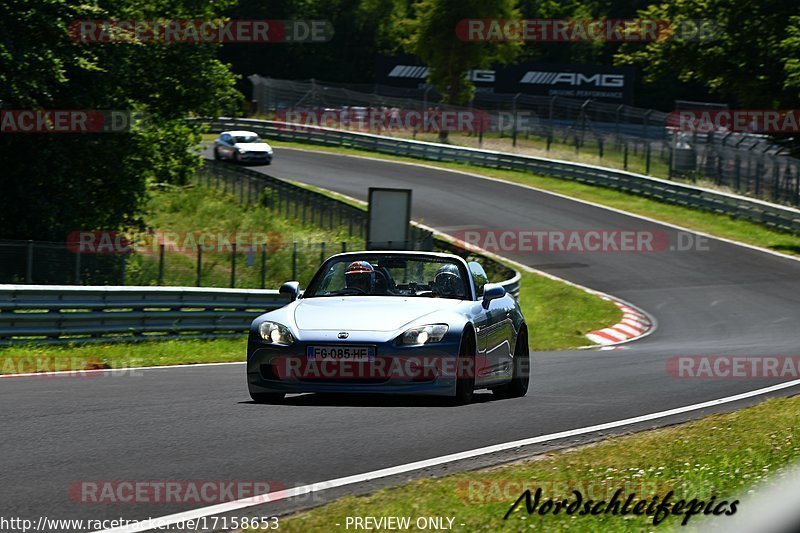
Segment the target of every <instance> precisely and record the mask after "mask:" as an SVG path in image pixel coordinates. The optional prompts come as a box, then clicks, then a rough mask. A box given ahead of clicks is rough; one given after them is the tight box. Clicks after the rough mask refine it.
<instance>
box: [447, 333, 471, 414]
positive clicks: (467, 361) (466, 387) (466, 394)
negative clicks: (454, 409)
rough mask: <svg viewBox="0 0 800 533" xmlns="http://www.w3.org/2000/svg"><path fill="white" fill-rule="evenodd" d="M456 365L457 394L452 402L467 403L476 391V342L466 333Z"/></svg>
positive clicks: (454, 403)
mask: <svg viewBox="0 0 800 533" xmlns="http://www.w3.org/2000/svg"><path fill="white" fill-rule="evenodd" d="M456 366H457V368H458V370H457V372H456V395H455V396H454V397H453V398H451V404H452V405H467V404H469V403H471V402H472V396H473V394H474V392H475V342H474V339H472V338H469V337H467V336H466V335H465V336H464V337H463V338H462V339H461V348H459V350H458V364H457V365H456Z"/></svg>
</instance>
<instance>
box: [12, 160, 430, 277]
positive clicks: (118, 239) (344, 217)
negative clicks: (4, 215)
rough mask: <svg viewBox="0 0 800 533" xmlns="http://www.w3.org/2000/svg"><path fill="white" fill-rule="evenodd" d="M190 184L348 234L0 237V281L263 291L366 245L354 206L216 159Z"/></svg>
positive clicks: (425, 241)
mask: <svg viewBox="0 0 800 533" xmlns="http://www.w3.org/2000/svg"><path fill="white" fill-rule="evenodd" d="M196 181H197V184H199V185H201V186H205V187H208V188H211V189H216V190H219V191H221V192H225V193H227V194H231V195H233V196H234V197H235V198H236V199H237V200H238V201H239V202H240V203H242V204H248V203H249V204H253V203H259V204H261V205H264V206H266V207H269V208H271V209H272V210H273V212H274V213H275V214H276V215H277V216H280V217H282V218H285V219H291V220H294V221H297V222H300V223H302V224H303V225H305V224H313V225H315V226H317V227H321V228H323V229H329V230H333V229H337V230H341V231H345V230H346V235H348V236H349V238H348V239H347V240H343V241H336V242H308V241H295V240H292V239H291V236H283V235H274V234H271V233H270V234H265V238H264V240H263V242H261V241H260V242H253V239H252V238H251V237H252V236H253V234H248V235H247V237H248V238H247V239H245V240H246V241H247V242H246V244H241V243H238V242H237V239H236V238H235V237H231V238H228V237H229V236H222V237H224V238H222V237H220V238H218V239H216V240H213V242H211V241H210V242H208V243H201V242H198V241H197V239H196V236H195V235H194V234H192V233H191V232H189V233H188V234H183V235H181V234H179V233H171V234H167V233H165V234H162V235H161V236H162V237H163V236H164V235H173V237H171V238H166V239H165V238H145V239H144V240H142V241H140V242H128V241H127V240H125V238H124V237H125V234H124V233H122V232H102V233H100V232H86V233H87V234H89V236H90V237H91V239H90V240H88V241H87V240H83V241H82V240H81V238H80V235H78V237H77V240H75V241H71V242H70V241H68V242H42V241H11V240H6V241H0V283H28V284H31V283H33V284H64V285H169V286H196V287H238V288H262V289H263V288H275V287H277V286H278V285H279V284H280V283H282V282H284V281H287V280H290V279H292V280H298V281H300V282H301V285H303V286H305V285H306V284H308V282H309V281H310V280H311V276H312V275H313V274H314V272H316V270H317V268H318V267H319V265H320V264H321V263H322V261H324V260H325V259H326V258H327V257H328V256H330V255H333V254H335V253H339V252H344V251H348V250H360V249H364V247H365V238H366V221H367V213H366V211H364V210H363V209H360V208H358V207H356V206H353V205H349V204H347V203H345V202H342V201H340V200H337V199H335V198H331V197H329V196H326V195H324V194H321V193H318V192H316V191H312V190H309V189H306V188H303V187H300V186H297V185H294V184H292V183H288V182H285V181H282V180H279V179H276V178H273V177H270V176H266V175H263V174H260V173H257V172H255V171H253V170H250V169H246V168H241V167H237V166H234V165H230V164H225V163H218V162H215V161H207V162H206V163H205V165H204V167H203V169H202V170H201V171H200V172H198V174H197V177H196ZM79 234H80V232H79ZM137 235H141V234H137ZM145 237H147V235H146V234H145ZM187 237H188V238H187ZM411 238H412V242H409V243H396V244H397V247H398V248H413V249H425V250H430V249H431V248H432V246H433V239H432V236H431V234H430V232H427V231H424V230H421V229H420V228H417V227H415V226H412V227H411Z"/></svg>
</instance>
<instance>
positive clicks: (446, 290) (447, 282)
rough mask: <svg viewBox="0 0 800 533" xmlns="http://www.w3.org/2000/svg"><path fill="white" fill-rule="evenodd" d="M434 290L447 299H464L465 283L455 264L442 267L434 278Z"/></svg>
mask: <svg viewBox="0 0 800 533" xmlns="http://www.w3.org/2000/svg"><path fill="white" fill-rule="evenodd" d="M432 288H433V290H434V292H436V293H438V294H439V295H441V296H444V297H446V298H454V297H463V296H464V282H463V280H462V279H461V273H460V272H459V270H458V267H457V266H456V265H454V264H452V263H451V264H448V265H444V266H442V267H441V268H440V269H439V270H437V271H436V275H435V276H434V277H433V287H432Z"/></svg>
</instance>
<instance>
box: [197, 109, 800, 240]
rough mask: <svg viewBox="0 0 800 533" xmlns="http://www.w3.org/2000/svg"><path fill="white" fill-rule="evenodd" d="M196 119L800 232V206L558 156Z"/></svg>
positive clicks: (285, 138) (263, 123) (218, 126)
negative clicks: (611, 192) (527, 176)
mask: <svg viewBox="0 0 800 533" xmlns="http://www.w3.org/2000/svg"><path fill="white" fill-rule="evenodd" d="M196 120H198V121H200V122H203V123H205V124H208V125H209V127H210V128H211V130H212V131H222V130H226V129H248V130H252V131H255V132H256V133H259V134H260V135H263V136H265V137H267V138H271V139H277V140H282V141H294V142H302V143H310V144H319V145H327V146H341V147H346V148H356V149H360V150H369V151H373V152H378V153H384V154H391V155H399V156H404V157H412V158H417V159H425V160H430V161H444V162H456V163H469V164H473V165H477V166H482V167H488V168H497V169H506V170H518V171H523V172H531V173H534V174H539V175H543V176H552V177H556V178H561V179H566V180H572V181H578V182H582V183H587V184H590V185H599V186H602V187H608V188H612V189H617V190H621V191H625V192H629V193H632V194H636V195H639V196H645V197H649V198H653V199H656V200H659V201H662V202H666V203H671V204H677V205H682V206H685V207H691V208H694V209H701V210H704V211H711V212H715V213H720V214H726V215H730V216H732V217H734V218H739V219H742V220H747V221H750V222H755V223H758V224H763V225H765V226H769V227H772V228H775V229H778V230H781V231H786V232H790V233H800V210H798V209H794V208H791V207H784V206H781V205H777V204H772V203H769V202H766V201H763V200H758V199H755V198H747V197H744V196H739V195H735V194H729V193H725V192H720V191H714V190H711V189H706V188H703V187H697V186H692V185H687V184H682V183H677V182H674V181H669V180H664V179H659V178H654V177H651V176H645V175H643V174H635V173H633V172H626V171H622V170H615V169H610V168H604V167H598V166H594V165H587V164H582V163H572V162H568V161H560V160H555V159H547V158H541V157H532V156H525V155H517V154H510V153H504V152H496V151H492V150H479V149H474V148H465V147H459V146H450V145H445V144H437V143H429V142H423V141H414V140H407V139H398V138H393V137H385V136H381V135H374V134H369V133H358V132H349V131H341V130H335V129H330V128H322V127H315V126H304V125H299V124H297V125H292V124H287V123H283V122H274V121H266V120H254V119H239V118H226V117H221V118H218V119H196ZM775 183H777V181H776V182H775Z"/></svg>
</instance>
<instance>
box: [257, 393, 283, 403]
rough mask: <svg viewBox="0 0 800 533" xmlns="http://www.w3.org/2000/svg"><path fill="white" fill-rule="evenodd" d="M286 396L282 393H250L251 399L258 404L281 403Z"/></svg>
mask: <svg viewBox="0 0 800 533" xmlns="http://www.w3.org/2000/svg"><path fill="white" fill-rule="evenodd" d="M284 396H286V394H284V393H282V392H252V391H251V392H250V397H251V398H252V399H253V401H254V402H256V403H281V402H282V401H283V398H284Z"/></svg>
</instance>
